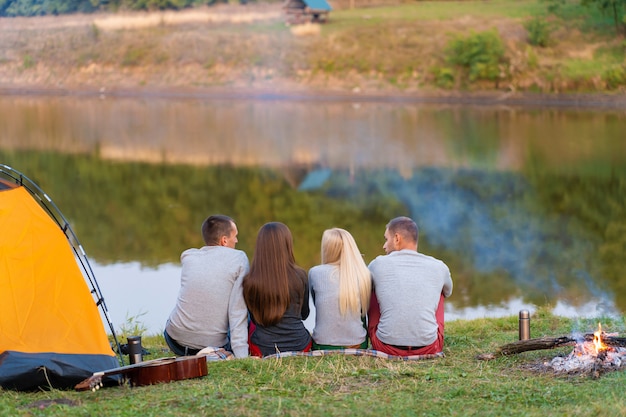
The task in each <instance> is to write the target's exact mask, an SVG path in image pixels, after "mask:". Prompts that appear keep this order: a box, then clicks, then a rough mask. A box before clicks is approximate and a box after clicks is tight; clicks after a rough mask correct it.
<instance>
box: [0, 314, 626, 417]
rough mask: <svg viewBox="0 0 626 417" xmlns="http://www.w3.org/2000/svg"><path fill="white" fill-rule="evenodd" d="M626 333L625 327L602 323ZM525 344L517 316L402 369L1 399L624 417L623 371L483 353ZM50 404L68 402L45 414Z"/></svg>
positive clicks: (276, 371) (551, 321)
mask: <svg viewBox="0 0 626 417" xmlns="http://www.w3.org/2000/svg"><path fill="white" fill-rule="evenodd" d="M601 321H602V324H603V328H604V329H605V330H606V331H608V332H610V331H618V332H619V331H623V329H624V321H623V320H611V319H601ZM597 323H598V319H593V320H571V319H565V318H561V317H556V316H553V315H551V314H549V313H546V312H543V311H539V312H537V313H535V314H534V315H533V317H532V319H531V332H532V334H531V336H532V337H540V336H549V337H557V336H562V335H569V334H571V333H572V332H592V331H594V330H595V329H596V327H597ZM516 339H517V317H507V318H498V319H478V320H472V321H462V320H460V321H453V322H449V323H447V324H446V347H445V355H446V356H445V357H444V358H441V359H436V360H426V361H415V362H403V361H394V360H384V359H374V358H371V357H354V356H341V355H334V356H333V355H331V356H326V357H316V358H311V357H289V358H283V359H279V360H276V359H265V360H259V359H251V358H250V359H239V360H232V361H224V362H210V363H209V374H208V376H206V377H204V378H199V379H193V380H186V381H177V382H172V383H169V384H159V385H154V386H147V387H136V388H131V387H129V386H119V387H107V388H103V389H101V390H99V391H96V392H91V391H87V392H75V391H58V390H53V391H45V392H37V393H16V392H12V391H0V415H3V416H4V415H7V416H9V415H11V416H44V415H45V416H135V415H142V416H183V415H228V416H270V415H271V416H275V415H277V416H351V415H363V416H380V415H383V416H407V415H408V416H412V415H415V416H418V415H419V416H531V417H532V416H537V417H545V416H597V415H603V416H620V415H624V414H626V400H625V399H624V396H623V386H624V383H625V382H626V373H625V372H624V371H614V372H610V373H605V374H604V375H602V376H601V377H599V378H592V377H591V376H588V375H578V376H575V375H570V376H558V375H554V374H553V373H551V372H545V371H544V372H539V371H536V370H535V371H533V370H531V368H532V367H533V366H534V367H535V368H539V366H538V365H540V364H542V363H543V362H545V361H549V360H550V359H551V358H553V357H555V356H556V355H558V354H567V353H569V352H570V351H571V349H572V348H571V347H561V348H558V349H555V350H542V351H535V352H525V353H521V354H518V355H512V356H508V357H501V358H498V359H495V360H491V361H483V360H479V359H477V355H479V354H482V353H488V352H493V351H495V350H496V349H497V348H498V347H499V346H501V345H503V344H506V343H510V342H513V341H515V340H516ZM143 342H144V347H146V348H147V349H148V350H150V351H152V352H153V355H151V357H148V359H150V358H152V357H157V356H163V355H168V353H167V350H166V349H165V348H164V343H163V339H162V337H160V336H158V337H157V336H153V337H144V339H143ZM42 400H69V401H72V402H73V404H74V405H63V404H53V405H50V406H48V407H44V408H42V409H39V408H37V407H36V405H37V404H40V403H38V402H39V401H42Z"/></svg>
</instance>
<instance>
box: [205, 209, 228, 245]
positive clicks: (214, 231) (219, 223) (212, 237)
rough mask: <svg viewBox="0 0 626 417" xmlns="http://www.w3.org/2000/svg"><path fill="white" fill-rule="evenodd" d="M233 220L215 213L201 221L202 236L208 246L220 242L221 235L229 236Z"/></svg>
mask: <svg viewBox="0 0 626 417" xmlns="http://www.w3.org/2000/svg"><path fill="white" fill-rule="evenodd" d="M234 223H235V221H234V220H233V219H231V218H230V217H228V216H224V215H223V214H215V215H213V216H209V217H207V218H206V220H205V221H204V223H202V238H203V239H204V243H206V244H207V245H208V246H216V245H219V244H220V239H221V238H222V236H230V234H231V233H232V231H233V224H234Z"/></svg>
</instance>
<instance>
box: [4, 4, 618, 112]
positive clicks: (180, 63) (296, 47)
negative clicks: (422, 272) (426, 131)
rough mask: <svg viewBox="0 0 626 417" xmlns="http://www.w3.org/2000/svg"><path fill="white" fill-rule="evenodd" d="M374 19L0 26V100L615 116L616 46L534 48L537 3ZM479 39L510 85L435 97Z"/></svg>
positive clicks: (401, 8)
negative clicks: (485, 108)
mask: <svg viewBox="0 0 626 417" xmlns="http://www.w3.org/2000/svg"><path fill="white" fill-rule="evenodd" d="M333 5H334V3H333ZM373 6H376V7H359V8H354V9H350V8H349V7H346V5H341V4H339V7H336V10H333V12H332V14H331V19H330V21H329V22H328V23H327V24H324V25H301V26H293V27H289V26H286V25H285V22H284V16H282V13H281V9H280V5H279V4H278V3H254V4H250V5H247V6H241V5H239V4H221V5H218V6H213V7H204V8H198V9H193V10H186V11H180V12H152V13H138V12H136V13H119V14H97V15H69V16H57V17H51V16H48V17H35V18H11V19H9V18H2V19H0V94H5V95H9V94H13V95H32V94H45V95H50V94H53V95H68V94H71V95H100V96H147V97H150V96H154V97H232V98H238V97H250V98H261V99H292V100H320V99H324V100H394V101H412V102H455V103H456V102H459V103H464V104H467V103H472V104H473V103H479V104H480V103H486V104H499V103H503V104H512V105H516V104H520V105H542V104H545V105H549V106H562V105H566V106H585V107H587V106H592V107H595V106H602V107H622V106H624V105H625V103H626V98H625V97H626V95H624V93H623V92H622V91H621V90H620V89H619V88H618V89H616V90H608V89H607V87H606V83H605V81H603V79H602V71H603V70H604V69H605V68H609V67H611V66H613V65H617V64H614V61H615V62H618V60H617V58H615V59H614V60H613V61H611V60H608V61H607V58H606V54H604V55H601V56H600V55H598V53H599V52H598V51H603V50H608V49H610V50H613V49H615V48H619V42H620V40H619V39H613V38H612V37H611V36H606V35H602V36H600V35H598V34H587V33H583V32H581V31H580V30H578V29H575V28H571V27H570V28H562V27H560V26H559V25H558V24H557V23H558V22H556V23H555V26H554V29H553V35H552V36H553V38H555V39H557V38H558V42H554V43H553V44H552V45H551V46H550V47H546V48H539V47H532V46H530V45H529V44H528V33H527V31H526V30H525V28H524V22H525V21H526V20H527V19H528V18H529V16H531V15H533V14H535V13H539V11H540V10H543V9H542V8H545V6H543V5H541V4H540V3H539V2H538V1H535V0H525V1H518V2H511V1H509V0H496V1H492V2H489V3H481V7H480V8H477V7H472V5H471V2H460V3H456V2H445V3H432V2H420V3H415V4H405V3H399V4H395V5H393V6H390V5H389V4H384V3H383V4H373ZM487 29H494V30H497V31H498V33H499V36H500V37H501V38H502V40H503V42H504V44H505V46H506V54H507V59H508V63H509V67H510V68H511V69H510V71H509V74H508V75H507V76H506V77H505V78H503V79H502V80H500V82H497V83H493V82H490V81H477V82H474V83H472V84H465V85H463V84H459V83H457V85H454V86H452V87H449V88H441V87H440V86H438V85H437V79H436V76H435V75H434V73H435V72H436V71H437V70H438V68H439V70H441V68H442V66H443V65H444V57H443V56H442V51H443V50H444V49H445V47H446V45H447V42H449V41H450V39H451V38H452V37H454V36H457V35H459V34H467V33H474V32H478V31H481V30H487ZM611 48H613V49H611ZM598 56H600V58H599V57H598ZM588 68H593V69H591V70H590V69H588Z"/></svg>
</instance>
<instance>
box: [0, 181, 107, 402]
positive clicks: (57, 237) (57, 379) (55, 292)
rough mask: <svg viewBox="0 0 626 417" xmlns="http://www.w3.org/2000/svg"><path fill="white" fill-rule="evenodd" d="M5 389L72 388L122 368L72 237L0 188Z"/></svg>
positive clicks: (0, 382) (9, 188)
mask: <svg viewBox="0 0 626 417" xmlns="http://www.w3.org/2000/svg"><path fill="white" fill-rule="evenodd" d="M0 230H1V231H2V232H1V233H0V386H2V387H3V388H9V389H17V390H31V389H38V388H68V387H73V386H74V385H76V384H77V383H78V382H80V381H82V380H84V379H85V378H88V377H89V376H91V375H92V374H93V373H94V372H97V371H102V370H106V369H111V368H115V367H117V366H119V363H118V361H117V359H116V357H115V354H114V352H113V350H112V348H111V345H110V343H109V341H108V337H107V334H106V332H105V330H104V326H103V321H102V318H101V317H100V314H99V312H98V307H97V305H96V302H95V301H94V299H93V297H92V295H91V291H90V289H89V287H88V285H87V282H86V281H85V277H84V275H83V272H81V269H80V268H79V266H78V263H77V258H76V254H75V252H74V251H72V246H71V245H70V242H69V241H68V237H67V236H66V234H65V233H64V231H63V230H62V229H61V227H60V226H59V224H57V223H56V222H55V221H54V219H53V218H52V217H51V216H50V215H49V214H48V213H46V211H45V210H44V208H43V207H42V205H40V204H39V203H38V202H37V201H36V200H35V199H34V198H33V195H32V194H31V193H30V192H29V191H28V190H27V189H26V187H24V186H23V185H17V184H11V183H10V182H8V181H3V180H0Z"/></svg>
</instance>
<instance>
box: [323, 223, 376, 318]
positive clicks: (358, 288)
mask: <svg viewBox="0 0 626 417" xmlns="http://www.w3.org/2000/svg"><path fill="white" fill-rule="evenodd" d="M322 263H323V264H334V265H337V266H338V271H339V311H340V313H341V314H342V315H346V314H347V313H348V312H352V313H359V314H360V315H361V317H365V315H366V314H367V309H368V308H369V303H370V297H371V293H372V276H371V274H370V271H369V269H368V268H367V265H365V261H364V260H363V257H362V256H361V251H359V248H358V246H357V244H356V242H355V241H354V238H353V237H352V235H351V234H350V233H349V232H348V231H346V230H344V229H339V228H337V227H335V228H332V229H328V230H325V231H324V233H323V234H322Z"/></svg>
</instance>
